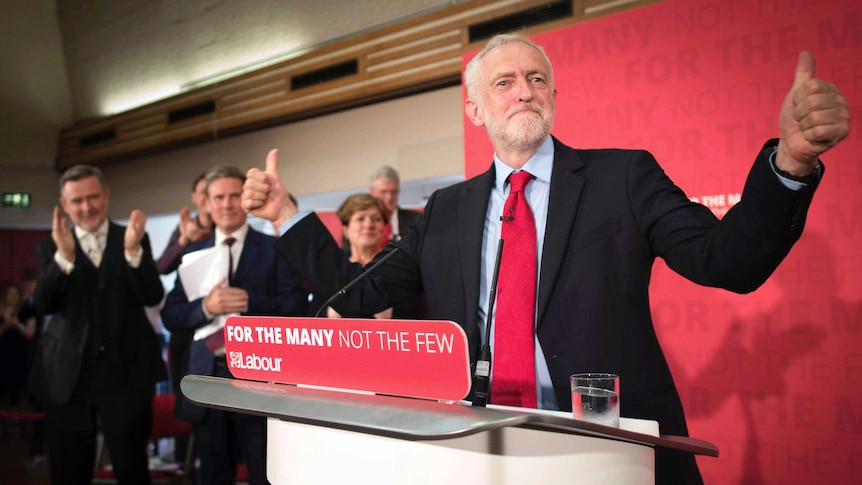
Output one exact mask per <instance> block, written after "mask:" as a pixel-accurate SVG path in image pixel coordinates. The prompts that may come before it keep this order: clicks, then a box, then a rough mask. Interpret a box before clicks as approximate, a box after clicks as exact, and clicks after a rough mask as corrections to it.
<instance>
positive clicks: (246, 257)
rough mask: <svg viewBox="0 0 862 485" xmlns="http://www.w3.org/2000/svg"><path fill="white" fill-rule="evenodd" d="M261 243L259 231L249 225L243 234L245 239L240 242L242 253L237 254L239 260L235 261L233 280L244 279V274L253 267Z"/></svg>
mask: <svg viewBox="0 0 862 485" xmlns="http://www.w3.org/2000/svg"><path fill="white" fill-rule="evenodd" d="M262 243H263V238H261V237H260V233H259V232H257V231H255V230H254V229H252V228H251V226H249V228H248V232H247V233H246V235H245V241H244V242H243V243H242V253H240V255H239V261H237V263H236V273H235V274H234V276H233V279H234V282H237V281H245V277H246V275H247V274H248V273H249V271H251V268H253V267H254V262H255V260H256V259H257V256H258V255H259V254H260V245H261V244H262Z"/></svg>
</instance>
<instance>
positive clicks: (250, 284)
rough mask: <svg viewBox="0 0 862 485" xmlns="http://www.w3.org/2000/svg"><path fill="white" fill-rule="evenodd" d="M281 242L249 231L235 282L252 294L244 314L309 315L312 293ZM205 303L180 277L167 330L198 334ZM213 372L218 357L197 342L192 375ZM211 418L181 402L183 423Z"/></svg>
mask: <svg viewBox="0 0 862 485" xmlns="http://www.w3.org/2000/svg"><path fill="white" fill-rule="evenodd" d="M275 242H276V238H274V237H272V236H268V235H265V234H262V233H260V232H258V231H255V230H254V229H252V228H251V227H249V230H248V234H247V235H246V237H245V242H244V243H243V248H242V253H241V254H240V257H239V261H238V262H237V268H236V273H235V274H234V278H233V285H234V286H235V287H237V288H242V289H244V290H246V291H247V292H248V311H246V312H245V313H243V315H259V316H267V315H268V316H294V315H304V314H305V312H306V306H307V305H308V293H307V292H306V291H305V290H304V289H303V288H302V286H301V285H300V279H299V275H297V273H296V272H295V271H294V270H293V269H292V268H291V267H290V265H288V264H287V262H286V261H285V260H284V259H282V258H279V257H278V255H277V254H276V252H275V249H274V248H273V246H274V245H275ZM214 243H215V235H213V236H212V237H210V238H208V239H204V240H203V241H199V242H197V243H194V244H190V245H189V246H188V248H187V249H186V252H187V253H188V252H192V251H197V250H199V249H203V248H211V247H212V246H213V244H214ZM202 301H203V299H202V298H198V299H196V300H192V301H189V300H188V297H187V296H186V292H185V289H184V288H183V283H182V281H181V280H180V278H179V276H177V280H176V284H175V286H174V289H173V290H171V292H170V293H168V297H167V299H166V300H165V306H164V308H163V309H162V322H163V323H164V325H165V328H167V329H168V330H170V331H171V332H174V331H178V330H179V331H194V330H196V329H198V328H200V327H202V326H204V325H206V324H207V323H209V322H208V321H207V320H206V316H205V315H204V312H203V306H202ZM213 369H214V358H213V354H212V352H210V351H209V350H207V348H206V346H205V345H204V340H198V341H196V342H192V346H191V350H190V353H189V367H188V372H187V374H195V375H207V376H208V375H213ZM205 414H206V408H203V407H200V406H195V405H193V404H191V403H190V402H189V401H188V400H187V399H186V398H185V396H180V399H178V404H177V416H179V417H180V418H183V419H185V420H188V421H190V422H192V423H197V422H200V421H201V420H202V419H203V418H204V416H205Z"/></svg>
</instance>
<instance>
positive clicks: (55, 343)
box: [34, 223, 167, 404]
mask: <svg viewBox="0 0 862 485" xmlns="http://www.w3.org/2000/svg"><path fill="white" fill-rule="evenodd" d="M124 235H125V228H124V227H123V226H120V225H117V224H114V223H110V224H109V227H108V238H107V244H106V246H105V250H104V253H103V255H102V262H101V264H100V266H99V268H98V269H96V268H95V267H94V266H93V264H92V263H91V262H90V260H89V258H88V257H87V256H86V255H85V254H84V253H83V251H82V250H81V246H80V244H79V243H78V242H77V240H76V242H75V269H74V270H72V272H71V273H70V274H69V275H66V274H64V273H63V272H62V270H60V267H59V266H58V265H57V264H56V263H55V262H54V253H55V252H56V250H57V247H56V245H55V244H54V241H53V240H52V239H51V238H50V237H49V238H46V239H44V240H42V241H40V242H39V244H38V246H37V257H38V260H39V281H38V284H37V285H36V292H35V295H34V300H35V302H36V306H37V308H38V309H39V311H40V312H41V313H42V314H46V315H50V314H55V315H58V316H55V317H53V318H52V319H51V321H50V322H49V324H48V328H47V329H46V330H45V332H44V334H43V335H42V338H41V340H40V343H39V350H38V351H39V355H37V357H36V359H37V361H36V362H34V366H35V367H36V369H34V373H35V374H36V375H37V376H38V377H36V379H37V382H40V383H41V384H42V385H39V384H37V385H36V386H35V387H36V389H34V391H36V392H37V393H38V394H41V395H42V396H43V397H46V398H48V399H49V400H50V401H52V402H54V403H56V404H63V403H65V402H66V401H68V400H69V398H70V397H71V396H72V393H73V392H74V390H75V388H76V386H78V384H79V381H80V379H86V380H88V382H89V385H90V386H91V388H92V389H96V390H98V389H99V388H100V387H105V386H112V387H113V388H114V389H116V390H119V391H121V392H124V393H127V392H145V393H152V392H153V391H154V389H155V388H154V384H155V383H156V382H157V381H159V380H162V379H165V378H166V376H167V374H166V371H165V365H164V362H163V361H162V358H161V352H160V345H159V341H158V338H157V336H156V333H155V331H154V330H153V328H152V326H151V325H150V322H149V319H148V318H147V315H146V313H145V312H144V307H145V306H153V305H158V304H159V303H160V302H161V300H162V296H164V288H163V287H162V282H161V280H160V279H159V274H158V272H157V271H156V265H155V263H154V262H153V255H152V250H151V248H150V242H149V239H148V238H147V237H146V236H145V237H144V239H143V241H142V242H141V245H142V248H143V255H142V257H141V265H140V266H139V267H138V268H136V269H135V268H132V267H130V266H129V264H128V263H127V262H126V259H125V255H124V254H125V251H124V249H123V238H124ZM97 361H98V365H97V366H96V367H97V368H98V369H95V368H94V362H97ZM82 369H83V372H82ZM40 388H41V389H40Z"/></svg>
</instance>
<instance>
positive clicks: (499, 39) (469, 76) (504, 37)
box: [464, 34, 554, 99]
mask: <svg viewBox="0 0 862 485" xmlns="http://www.w3.org/2000/svg"><path fill="white" fill-rule="evenodd" d="M512 42H520V43H522V44H524V45H527V46H530V47H532V48H533V49H536V52H538V53H539V54H541V55H542V58H543V59H544V60H545V64H547V65H548V76H549V77H550V79H554V66H553V65H551V60H550V59H549V58H548V55H547V54H546V53H545V49H542V46H540V45H539V44H536V43H535V42H533V41H532V40H530V39H528V38H526V37H524V36H523V35H520V34H500V35H495V36H494V37H493V38H492V39H491V40H489V41H488V43H487V44H485V47H484V48H483V49H482V50H481V51H479V53H478V54H476V57H474V58H473V59H471V60H470V62H468V63H467V67H466V68H465V69H464V85H465V86H467V97H468V98H470V99H476V96H477V95H478V93H477V90H478V89H479V67H480V65H481V64H482V59H484V58H485V55H486V54H487V53H488V52H490V51H492V50H494V49H496V48H497V47H500V46H502V45H506V44H509V43H512Z"/></svg>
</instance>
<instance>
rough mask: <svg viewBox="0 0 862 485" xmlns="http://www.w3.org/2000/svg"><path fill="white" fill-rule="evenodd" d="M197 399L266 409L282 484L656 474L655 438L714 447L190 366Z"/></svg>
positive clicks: (648, 430)
mask: <svg viewBox="0 0 862 485" xmlns="http://www.w3.org/2000/svg"><path fill="white" fill-rule="evenodd" d="M181 388H182V391H183V393H184V394H185V395H186V396H187V397H188V398H189V399H191V400H192V401H193V402H195V403H197V404H199V405H202V406H207V407H212V408H217V409H223V410H227V411H234V412H241V413H248V414H255V415H260V416H266V417H268V418H269V419H268V443H267V453H268V455H267V463H268V465H267V475H268V478H269V480H270V482H272V483H273V484H274V485H282V484H308V483H314V484H329V483H333V484H343V483H351V484H357V483H359V484H362V483H369V484H374V485H384V484H408V483H409V484H411V485H413V484H440V483H452V484H454V483H459V484H460V483H465V484H470V485H482V484H512V485H514V484H517V485H523V484H528V483H547V484H553V483H589V484H591V485H595V484H651V483H655V447H666V448H671V449H676V450H681V451H685V452H689V453H694V454H702V455H709V456H718V449H717V448H716V447H715V446H714V445H712V444H710V443H707V442H705V441H701V440H697V439H693V438H686V437H679V436H658V430H657V425H656V424H655V423H654V422H651V421H642V420H631V419H625V418H623V419H621V424H620V426H621V427H620V428H619V429H617V428H611V427H607V426H603V425H599V424H594V423H589V422H586V421H577V420H574V419H571V418H569V417H568V416H567V413H546V412H541V411H536V410H532V409H517V408H494V407H488V408H482V407H471V406H469V405H464V404H461V403H444V402H437V401H428V400H421V399H410V398H401V397H393V396H382V395H370V394H360V393H353V392H343V391H339V390H329V389H317V388H308V387H298V386H293V385H287V384H270V383H262V382H254V381H245V380H239V379H221V378H216V377H204V376H191V375H190V376H186V377H185V378H183V380H182V382H181Z"/></svg>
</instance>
